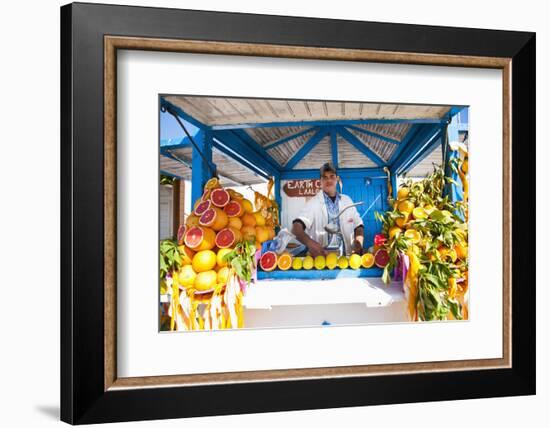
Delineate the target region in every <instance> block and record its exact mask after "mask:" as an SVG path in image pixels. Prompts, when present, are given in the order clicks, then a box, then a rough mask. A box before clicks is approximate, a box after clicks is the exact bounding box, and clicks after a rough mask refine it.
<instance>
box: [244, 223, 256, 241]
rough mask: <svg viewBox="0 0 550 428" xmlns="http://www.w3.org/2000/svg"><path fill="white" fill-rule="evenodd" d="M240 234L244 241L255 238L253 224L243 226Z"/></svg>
mask: <svg viewBox="0 0 550 428" xmlns="http://www.w3.org/2000/svg"><path fill="white" fill-rule="evenodd" d="M241 234H242V235H243V239H244V240H245V241H254V240H255V239H256V228H255V227H254V226H243V227H242V228H241Z"/></svg>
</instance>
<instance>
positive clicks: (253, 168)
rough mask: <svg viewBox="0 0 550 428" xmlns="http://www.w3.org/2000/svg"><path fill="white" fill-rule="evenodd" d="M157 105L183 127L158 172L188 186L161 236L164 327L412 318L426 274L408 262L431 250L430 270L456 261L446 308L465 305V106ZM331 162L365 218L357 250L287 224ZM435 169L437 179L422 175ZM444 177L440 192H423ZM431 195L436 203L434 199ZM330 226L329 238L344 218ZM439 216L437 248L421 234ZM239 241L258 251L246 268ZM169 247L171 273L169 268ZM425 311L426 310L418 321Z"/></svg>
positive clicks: (165, 100)
mask: <svg viewBox="0 0 550 428" xmlns="http://www.w3.org/2000/svg"><path fill="white" fill-rule="evenodd" d="M160 101H161V102H160V107H161V114H165V115H170V117H172V118H173V119H174V120H175V121H176V122H177V123H178V125H179V126H180V127H181V130H182V137H181V138H172V139H161V140H160V145H159V155H160V162H159V164H160V173H161V175H164V176H169V177H172V178H174V179H175V180H179V181H180V182H181V183H186V184H185V186H186V188H185V191H186V192H187V193H188V194H190V195H191V197H190V200H191V205H190V206H189V207H188V208H187V210H186V209H185V207H183V209H181V210H180V213H179V219H178V218H175V219H173V223H174V225H175V226H174V228H173V230H172V235H173V238H172V242H173V244H170V242H165V241H162V242H161V287H160V289H161V290H160V303H161V324H162V325H164V329H166V330H193V329H223V328H227V327H228V326H229V325H230V326H231V328H237V327H240V328H243V327H244V328H269V327H299V326H321V325H327V326H328V325H344V324H364V323H379V322H407V321H411V320H418V319H419V316H418V310H417V309H416V307H415V308H412V306H411V305H412V304H411V302H412V301H413V300H414V302H416V303H414V304H415V305H419V303H418V301H419V299H420V300H421V299H422V295H421V291H422V290H421V289H420V288H418V287H417V286H416V284H417V283H421V281H422V275H418V277H414V278H413V280H412V281H411V272H415V269H416V268H415V266H417V265H418V266H417V267H418V269H417V270H419V272H423V267H422V262H423V260H425V259H426V257H428V260H430V259H429V257H434V260H433V263H432V262H429V263H430V266H429V268H430V269H432V264H434V265H437V264H438V263H440V264H441V266H443V268H444V267H445V266H444V265H443V264H444V263H445V264H446V265H448V266H450V268H451V271H452V272H451V273H450V274H449V273H447V274H446V275H447V276H448V278H447V277H445V278H444V280H445V284H447V282H448V284H450V285H449V287H450V288H449V290H445V291H444V292H445V293H446V294H445V296H446V297H445V299H447V300H448V302H443V304H442V307H445V305H447V306H446V307H447V308H448V309H447V311H446V312H445V311H444V313H443V315H444V318H445V319H457V318H460V317H461V315H463V314H464V313H465V309H466V307H467V290H466V287H465V286H464V285H465V284H467V252H466V253H465V254H461V253H460V251H461V248H462V249H463V248H467V246H466V244H465V243H464V242H465V241H464V236H467V204H466V202H467V181H466V180H467V179H466V175H465V174H467V169H466V168H467V143H468V140H467V134H468V125H467V124H468V119H467V107H464V106H434V105H429V106H428V105H404V104H377V103H359V102H329V101H310V100H308V101H302V100H278V99H252V98H220V97H198V96H180V95H173V96H172V95H171V96H163V97H161V100H160ZM327 163H328V164H330V165H332V166H333V167H334V168H335V170H336V171H337V176H338V192H339V193H340V194H345V195H347V197H349V199H350V200H351V201H353V204H354V207H353V209H354V210H356V212H357V214H356V215H357V216H358V218H360V223H361V226H362V232H361V233H362V238H361V247H362V248H361V249H360V250H359V251H355V253H356V254H349V252H348V253H347V254H346V253H345V251H343V250H342V247H341V248H340V249H339V250H338V249H337V248H336V247H334V248H333V247H331V248H330V249H328V250H327V251H326V252H325V253H324V255H323V256H322V257H312V256H311V255H310V254H308V248H307V246H304V244H303V243H302V242H300V241H299V240H298V239H297V237H296V236H295V235H294V234H293V233H292V230H293V222H294V220H295V219H296V218H298V217H299V216H300V213H301V212H303V209H304V207H305V206H306V204H307V203H308V201H310V200H311V198H314V197H315V196H316V195H317V194H318V193H319V192H322V191H323V190H322V189H321V184H320V169H319V168H320V166H321V165H324V164H327ZM434 165H435V166H437V165H442V168H440V170H441V171H443V173H442V174H444V176H443V175H441V176H437V173H434V172H433V171H434V169H435V168H434ZM457 166H458V168H457ZM464 171H466V173H464ZM430 173H432V176H430V177H431V178H430V180H432V181H430V182H427V181H422V178H423V177H425V176H426V175H429V174H430ZM439 178H441V188H439V187H438V188H437V189H435V190H434V189H428V187H429V186H431V184H430V183H432V182H434V183H439V182H438V181H437V180H438V179H439ZM424 180H426V179H424ZM434 180H435V181H434ZM415 183H416V184H415ZM180 186H182V185H181V184H180ZM258 186H259V187H258ZM438 186H439V185H438ZM419 187H422V188H420V190H419ZM424 187H426V189H424ZM260 188H261V189H262V190H258V189H260ZM430 192H431V195H432V196H431V197H432V199H433V198H434V195H436V196H437V201H439V202H438V203H437V205H436V203H435V202H432V199H430V201H429V202H428V198H429V195H430ZM453 204H457V205H453ZM461 204H463V205H461ZM340 205H342V204H341V203H340ZM409 205H410V207H409ZM464 207H465V209H464ZM347 208H350V207H345V206H340V213H338V215H341V212H342V211H343V210H345V209H347ZM458 208H460V210H459V209H458ZM447 213H448V214H449V215H447ZM340 218H343V217H340ZM334 219H337V217H334ZM327 223H328V225H324V229H323V230H324V231H325V232H326V233H327V240H328V241H329V242H333V239H335V237H338V234H341V225H340V224H339V221H334V222H333V223H334V224H333V223H331V222H330V221H328V222H327ZM176 225H178V227H177V230H176ZM331 226H332V227H334V228H333V229H331ZM436 226H438V227H440V229H438V230H439V232H437V233H440V237H441V238H440V241H441V242H439V243H438V244H437V245H438V246H437V248H435V249H432V247H431V245H432V243H431V242H427V241H428V240H429V237H430V236H435V235H433V234H434V233H435V232H434V230H435V229H433V228H434V227H436ZM451 226H452V227H451ZM441 227H443V229H441ZM445 227H446V229H445ZM430 228H431V229H430ZM419 230H420V232H419ZM323 233H324V232H323ZM447 234H448V235H447ZM461 237H462V240H461ZM438 239H439V238H438ZM466 239H467V238H466ZM240 242H248V243H249V244H250V248H249V249H246V251H250V255H249V257H250V259H251V260H253V263H252V264H251V265H250V266H245V267H244V268H242V267H240V265H239V266H237V265H235V264H233V265H232V264H231V260H230V258H231V256H228V257H229V258H226V259H225V261H224V259H223V257H224V255H226V254H229V253H231V251H233V250H234V249H235V248H236V247H238V248H239V250H238V251H240V252H242V251H244V250H242V247H241V246H238V244H239V243H240ZM466 242H467V241H466ZM445 243H446V244H445ZM444 244H445V245H444ZM460 245H462V247H461V246H460ZM432 246H433V245H432ZM176 247H177V248H179V250H178V251H177V257H176V258H177V259H179V261H178V266H177V272H176V270H174V269H172V271H170V266H169V265H170V261H169V260H171V259H170V257H171V256H170V254H176V250H175V248H176ZM247 248H248V247H247ZM327 248H328V247H327ZM335 248H336V249H335ZM412 248H414V249H415V251H416V253H415V252H414V251H413V252H410V251H409V250H411V249H412ZM300 250H301V251H300ZM333 250H334V251H333ZM163 251H164V253H163ZM170 251H173V253H170ZM408 251H409V252H408ZM199 252H200V253H201V255H200V257H199V256H197V254H198V253H199ZM453 252H454V253H453ZM203 253H204V254H203ZM211 253H212V254H214V256H212V254H211ZM233 253H234V251H233ZM163 254H164V255H165V257H164V261H163ZM166 254H168V256H166ZM415 254H416V255H415ZM432 254H435V256H433V255H432ZM203 259H204V260H203ZM388 264H390V266H388ZM163 266H164V271H163ZM205 266H206V267H205ZM195 267H197V269H195ZM388 268H391V269H388ZM241 269H244V271H245V272H244V273H243V272H241ZM196 270H198V272H196ZM220 270H222V272H228V271H231V272H232V274H233V275H234V277H235V278H237V277H236V276H235V275H236V274H239V278H238V279H235V281H232V280H231V279H228V278H227V276H225V277H224V276H223V275H221V274H220ZM235 270H236V272H235ZM247 270H250V272H248V271H247ZM183 271H185V272H183ZM205 272H206V273H205ZM208 272H210V273H208ZM186 275H187V276H186ZM220 275H221V277H220ZM426 275H427V274H426ZM442 275H443V274H442ZM199 277H200V279H197V278H199ZM451 277H452V278H455V279H456V281H458V286H457V285H456V281H455V283H453V282H452V281H451V279H452V278H451ZM243 278H246V279H245V280H243ZM418 278H420V279H418ZM464 278H466V282H465V281H464ZM176 279H177V281H178V284H176V285H174V283H175V281H176ZM232 282H235V284H233V283H232ZM203 283H204V284H206V285H203ZM197 284H199V285H198V286H197ZM451 284H454V285H451ZM461 284H462V285H461ZM411 285H414V288H412V287H411ZM453 287H454V289H453ZM230 290H233V291H232V292H231V291H230ZM411 290H412V291H411ZM418 290H420V291H418ZM453 290H454V291H453ZM457 290H459V291H458V292H457ZM411 292H413V293H416V294H418V295H420V297H414V296H413V297H411ZM461 292H462V295H461V296H460V302H458V300H456V299H458V297H456V298H455V295H457V296H458V295H460V293H461ZM457 293H458V294H457ZM438 296H443V294H441V293H440V294H439V295H438ZM437 298H439V297H437ZM415 299H416V300H415ZM420 303H422V302H420ZM455 303H456V305H455ZM457 308H459V309H457ZM438 310H439V311H440V309H438ZM451 312H452V314H454V317H452V316H451V315H450V313H451ZM426 313H427V312H426V311H425V309H421V310H420V319H423V318H424V317H425V315H426ZM466 316H467V315H466ZM442 318H443V316H439V315H438V318H437V319H442ZM163 321H164V324H163Z"/></svg>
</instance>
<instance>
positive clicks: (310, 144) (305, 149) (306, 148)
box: [285, 128, 330, 170]
mask: <svg viewBox="0 0 550 428" xmlns="http://www.w3.org/2000/svg"><path fill="white" fill-rule="evenodd" d="M329 132H330V129H326V128H323V129H320V130H319V131H317V132H316V133H315V134H313V135H312V136H311V138H310V139H309V140H308V141H307V142H306V143H305V144H304V145H303V146H302V147H300V149H299V150H298V151H297V152H296V153H295V154H294V156H292V157H291V158H290V159H289V160H288V162H287V163H286V164H285V170H289V169H292V168H294V167H295V166H296V165H297V164H298V162H300V161H301V160H302V159H303V158H304V157H305V156H306V155H307V154H308V153H309V152H310V151H311V150H313V148H314V147H315V146H316V145H317V144H319V142H320V141H321V140H322V139H323V138H325V137H326V136H327V135H328V134H329Z"/></svg>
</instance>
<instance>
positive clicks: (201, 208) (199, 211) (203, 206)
mask: <svg viewBox="0 0 550 428" xmlns="http://www.w3.org/2000/svg"><path fill="white" fill-rule="evenodd" d="M211 205H212V203H211V202H210V201H209V200H206V201H201V202H199V203H198V204H196V205H195V211H193V214H195V215H196V216H197V217H200V216H201V215H203V214H204V212H205V211H206V210H207V209H208V208H210V206H211Z"/></svg>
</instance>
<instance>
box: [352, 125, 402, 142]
mask: <svg viewBox="0 0 550 428" xmlns="http://www.w3.org/2000/svg"><path fill="white" fill-rule="evenodd" d="M346 128H350V129H354V130H355V131H358V132H361V133H363V134H365V135H369V136H371V137H375V138H378V139H380V140H382V141H386V142H387V143H392V144H399V143H401V141H399V140H396V139H395V138H390V137H386V136H385V135H382V134H378V133H377V132H372V131H369V130H368V129H363V128H359V127H358V126H353V125H351V126H347V127H346Z"/></svg>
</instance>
